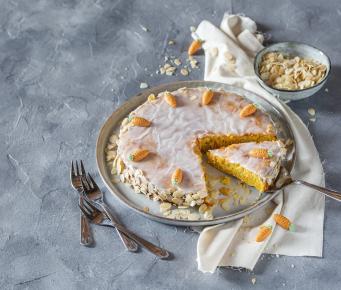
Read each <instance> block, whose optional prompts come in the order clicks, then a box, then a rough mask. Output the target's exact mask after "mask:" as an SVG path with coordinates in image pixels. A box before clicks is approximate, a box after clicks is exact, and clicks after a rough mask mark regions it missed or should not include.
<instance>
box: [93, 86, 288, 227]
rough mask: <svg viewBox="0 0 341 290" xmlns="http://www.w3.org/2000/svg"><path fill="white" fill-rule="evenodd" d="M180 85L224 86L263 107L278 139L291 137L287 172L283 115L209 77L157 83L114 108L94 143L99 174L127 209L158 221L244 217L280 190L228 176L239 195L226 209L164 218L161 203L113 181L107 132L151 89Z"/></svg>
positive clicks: (195, 223) (190, 223)
mask: <svg viewBox="0 0 341 290" xmlns="http://www.w3.org/2000/svg"><path fill="white" fill-rule="evenodd" d="M182 87H188V88H193V87H208V88H211V89H213V90H219V89H223V90H225V91H228V92H233V93H236V94H239V95H241V96H243V97H245V98H247V99H249V100H250V101H251V102H254V103H256V104H257V105H258V106H260V107H261V108H262V110H264V111H266V112H267V113H268V114H269V115H270V116H271V118H272V120H273V121H274V122H275V125H276V129H277V135H278V137H279V138H280V139H284V140H292V141H293V142H292V143H291V144H290V146H289V147H288V148H287V149H288V150H287V156H286V160H285V164H286V169H287V170H288V171H289V172H290V171H291V169H292V167H293V164H294V160H295V140H294V136H293V134H292V131H291V128H290V126H289V125H288V122H287V121H286V119H285V117H284V116H283V115H282V114H281V113H280V111H279V110H278V109H277V108H276V107H275V106H274V105H272V104H271V103H269V102H268V101H267V100H265V99H264V98H262V97H261V96H259V95H257V94H255V93H252V92H250V91H247V90H244V89H242V88H237V87H234V86H231V85H227V84H222V83H217V82H208V81H182V82H174V83H168V84H164V85H160V86H158V87H154V88H151V89H148V90H145V91H143V92H141V93H139V94H137V95H136V96H134V97H132V98H130V99H129V100H128V101H126V102H125V103H124V104H123V105H121V106H120V107H119V108H118V109H117V110H116V111H114V112H113V113H112V114H111V116H110V117H109V118H108V119H107V120H106V121H105V123H104V124H103V126H102V128H101V130H100V132H99V135H98V139H97V144H96V160H97V166H98V170H99V174H100V176H101V178H102V180H103V182H104V183H105V185H106V186H107V188H108V189H109V191H110V192H111V193H112V194H113V195H114V196H115V197H116V198H118V199H119V200H120V201H121V202H122V203H123V204H124V205H126V206H128V207H129V208H130V209H132V210H134V211H136V212H138V213H139V214H141V215H143V216H145V217H147V218H150V219H152V220H155V221H158V222H162V223H166V224H171V225H178V226H206V225H216V224H220V223H225V222H229V221H233V220H236V219H239V218H241V217H244V216H245V215H248V214H250V213H252V212H254V211H255V210H257V209H259V208H261V207H263V206H265V205H266V204H268V203H269V202H270V201H271V200H272V199H273V198H275V197H276V196H277V195H278V194H280V193H281V191H280V190H279V191H276V192H274V193H271V194H270V193H262V194H260V193H259V192H257V191H256V190H254V189H251V188H249V187H248V186H240V182H237V181H236V180H235V179H234V178H231V180H232V182H231V184H232V185H231V186H232V188H233V189H234V190H235V191H238V195H240V196H239V197H238V198H239V202H236V200H234V201H233V199H231V206H230V208H228V209H227V210H223V209H221V208H220V207H219V206H217V207H216V209H215V211H214V218H213V219H211V220H202V219H201V220H182V219H175V218H167V217H164V216H163V215H162V213H160V210H159V206H160V203H159V202H158V201H153V200H150V199H148V198H146V197H145V196H144V195H143V194H138V193H135V192H134V191H133V190H132V189H131V188H130V187H129V186H128V185H126V184H123V183H119V182H113V175H112V174H111V172H110V168H109V166H108V165H107V162H106V159H105V148H106V146H107V144H108V142H109V138H110V136H112V134H114V133H116V134H117V132H118V131H119V127H120V125H121V122H122V120H123V119H124V118H125V117H126V116H128V115H129V113H130V112H131V111H133V110H134V109H135V108H137V107H138V106H140V105H141V104H142V103H144V102H145V101H146V99H147V97H148V96H149V95H150V94H151V93H153V94H155V95H157V94H158V93H160V92H162V91H175V90H177V89H179V88H182ZM205 166H206V167H208V170H209V175H211V176H212V177H213V178H219V176H220V177H221V176H224V175H225V174H223V173H221V172H219V171H217V170H215V169H213V168H211V167H209V165H207V164H206V165H205ZM241 199H243V202H241ZM146 207H148V209H149V211H145V210H144V209H145V208H146ZM191 210H195V209H191Z"/></svg>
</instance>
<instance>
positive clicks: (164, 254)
mask: <svg viewBox="0 0 341 290" xmlns="http://www.w3.org/2000/svg"><path fill="white" fill-rule="evenodd" d="M100 206H101V207H102V209H103V210H104V212H105V213H106V215H107V216H108V218H109V219H110V220H111V222H112V225H113V226H115V228H116V229H118V230H119V231H120V232H122V233H124V234H125V235H127V236H128V237H129V238H131V239H133V240H134V241H135V242H136V243H138V244H139V245H140V246H142V247H144V248H146V249H147V250H148V251H149V252H151V253H153V254H154V255H155V256H157V257H159V258H161V259H167V258H168V257H169V256H170V253H169V252H168V251H167V250H165V249H162V248H160V247H158V246H156V245H154V244H152V243H150V242H148V241H146V240H145V239H143V238H141V237H139V236H137V235H136V234H134V233H133V232H131V231H129V230H128V229H126V228H125V227H123V226H122V225H120V224H119V223H117V222H115V219H114V218H113V216H112V215H111V213H110V212H109V209H108V207H107V206H106V205H105V204H103V203H100Z"/></svg>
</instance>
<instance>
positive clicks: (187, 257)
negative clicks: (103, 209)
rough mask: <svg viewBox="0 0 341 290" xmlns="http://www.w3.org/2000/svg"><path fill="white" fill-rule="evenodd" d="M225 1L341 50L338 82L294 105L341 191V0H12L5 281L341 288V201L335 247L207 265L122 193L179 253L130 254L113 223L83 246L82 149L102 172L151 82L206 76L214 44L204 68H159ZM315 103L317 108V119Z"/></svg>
mask: <svg viewBox="0 0 341 290" xmlns="http://www.w3.org/2000/svg"><path fill="white" fill-rule="evenodd" d="M224 11H229V12H233V13H245V14H246V15H249V16H250V17H252V18H254V19H255V20H256V21H257V22H258V23H259V25H260V28H261V30H263V31H265V32H267V35H268V36H271V40H270V41H284V40H298V41H304V42H307V43H310V44H312V45H315V46H317V47H319V48H321V49H322V50H324V51H325V52H326V53H327V54H328V55H329V56H330V58H331V61H332V64H333V66H332V73H331V77H330V80H329V82H328V83H327V86H326V87H327V88H328V91H325V90H323V91H321V92H320V93H318V94H317V95H315V96H313V97H312V98H310V99H307V100H303V101H299V102H295V103H292V104H290V106H291V107H292V108H293V109H294V110H295V111H296V112H297V113H298V114H299V115H300V116H301V117H302V119H303V121H304V122H305V123H306V124H307V125H308V127H309V129H310V131H311V133H312V135H313V137H314V140H315V142H316V146H317V148H318V150H319V152H320V155H321V159H322V160H323V164H324V168H325V171H326V182H327V185H328V186H331V187H334V188H338V189H341V178H340V172H341V155H340V148H341V130H340V126H341V114H340V112H341V88H340V83H341V82H340V80H341V67H340V65H341V53H340V50H341V37H340V34H341V2H340V1H337V0H330V1H329V0H328V1H318V0H311V1H293V0H292V1H280V0H276V1H273V0H267V1H237V0H235V1H232V0H226V1H218V0H215V1H205V0H200V1H194V0H191V1H179V0H173V1H166V0H164V1H152V0H145V1H142V0H141V1H138V0H136V1H131V0H130V1H129V0H126V1H123V0H122V1H109V0H107V1H105V0H97V1H96V0H93V1H92V0H86V1H79V0H73V1H47V0H39V1H36V0H32V1H18V0H11V1H6V0H2V1H0V124H1V125H0V134H1V135H0V136H1V143H0V152H1V154H0V183H1V190H0V289H249V288H250V289H282V288H283V289H286V288H289V289H290V288H291V289H310V290H311V289H340V288H341V281H340V280H341V278H340V277H341V276H340V260H341V249H340V237H341V226H340V210H341V205H340V204H337V203H336V202H334V201H331V200H327V201H326V219H325V235H324V241H325V243H324V258H323V259H318V258H304V257H300V258H298V257H279V258H277V257H275V256H264V257H263V258H262V259H261V260H260V261H259V263H258V264H257V266H256V268H255V270H254V271H253V272H248V271H241V272H239V271H234V270H231V269H219V270H218V271H217V272H216V273H215V274H213V275H212V274H203V273H201V272H199V271H198V270H197V264H196V241H197V235H196V234H195V233H192V232H190V231H189V230H188V229H184V228H177V227H172V226H166V225H162V224H158V223H155V222H152V221H150V220H147V219H145V218H143V217H141V216H139V215H137V214H135V213H133V212H132V211H130V210H128V209H126V208H125V207H123V206H121V205H120V204H117V201H116V200H115V199H114V197H112V196H109V194H107V198H108V200H109V202H110V203H111V205H114V206H115V209H116V211H117V213H118V214H119V216H120V217H121V219H122V220H123V221H124V223H125V224H126V225H127V226H128V227H129V228H131V229H132V230H134V231H136V232H137V233H139V234H141V235H142V236H144V237H145V238H147V239H149V240H151V241H154V242H156V243H160V244H161V245H163V246H165V247H167V248H168V249H169V250H170V251H172V252H173V253H174V255H175V259H174V260H172V261H157V260H155V259H154V258H153V256H152V255H150V254H149V253H147V252H145V251H142V252H141V253H139V254H130V253H127V252H124V251H123V248H122V245H121V244H120V242H119V240H118V237H117V235H115V234H113V233H112V231H111V230H106V229H103V228H94V229H93V230H94V234H95V237H96V242H97V243H96V247H94V248H90V249H89V248H84V247H81V246H80V245H79V213H78V208H77V196H76V194H75V193H74V192H73V191H72V189H71V188H70V185H69V179H68V178H69V177H68V169H69V162H70V160H71V159H80V158H82V159H83V160H85V164H86V168H87V169H88V170H89V171H91V172H96V164H95V155H94V151H95V141H96V137H97V133H98V130H99V128H100V126H101V124H102V123H103V122H104V120H105V119H106V118H107V117H108V116H109V114H110V113H111V112H112V111H113V110H114V109H115V108H116V107H117V106H118V105H120V104H122V103H123V102H124V101H125V100H126V99H128V98H129V96H132V95H133V94H135V93H137V92H138V91H139V90H140V88H139V84H140V82H147V83H148V84H149V85H150V86H152V85H157V84H160V83H165V82H169V81H174V80H177V79H201V78H202V77H203V63H202V61H203V58H202V56H201V57H199V59H200V60H201V64H200V65H201V69H200V70H196V71H195V72H193V73H191V75H190V76H189V77H188V78H185V77H182V76H172V77H165V76H160V75H156V74H155V71H156V69H157V68H158V65H159V64H162V63H163V58H164V56H165V55H175V56H180V57H181V58H182V59H185V56H186V48H187V45H188V43H189V41H190V32H189V27H190V26H191V25H198V24H199V22H200V21H201V20H203V19H208V20H210V21H212V22H213V23H215V24H219V22H220V20H221V18H222V16H223V12H224ZM141 25H142V26H144V27H147V28H148V32H145V31H144V30H143V29H142V28H141ZM168 40H175V41H176V45H174V46H171V47H170V46H168V45H167V42H168ZM309 107H314V108H316V110H317V120H316V122H315V123H313V122H310V121H309V117H308V113H307V109H308V108H309ZM95 175H96V174H95ZM96 177H97V178H98V175H96ZM253 277H256V283H255V285H253V284H252V283H251V279H252V278H253Z"/></svg>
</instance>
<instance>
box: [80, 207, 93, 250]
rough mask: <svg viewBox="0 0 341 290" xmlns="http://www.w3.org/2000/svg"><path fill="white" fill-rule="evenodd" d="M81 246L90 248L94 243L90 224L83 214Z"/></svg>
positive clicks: (81, 220) (81, 219)
mask: <svg viewBox="0 0 341 290" xmlns="http://www.w3.org/2000/svg"><path fill="white" fill-rule="evenodd" d="M80 235H81V237H80V244H81V245H83V246H86V247H89V246H91V245H92V243H93V237H92V233H91V230H90V224H89V221H88V219H87V218H86V216H85V215H84V214H83V213H82V212H81V216H80Z"/></svg>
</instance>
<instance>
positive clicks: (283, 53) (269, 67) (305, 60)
mask: <svg viewBox="0 0 341 290" xmlns="http://www.w3.org/2000/svg"><path fill="white" fill-rule="evenodd" d="M254 69H255V73H256V76H257V80H258V82H259V84H260V85H261V86H262V87H263V88H264V89H265V90H267V91H268V92H270V93H271V94H273V95H275V96H277V97H279V98H280V99H282V100H286V101H289V100H300V99H304V98H307V97H310V96H312V95H313V94H315V93H316V92H317V91H319V90H320V89H321V88H322V87H323V85H324V84H325V82H326V80H327V78H328V76H329V73H330V59H329V57H328V56H327V55H326V54H325V53H324V52H322V51H321V50H319V49H317V48H315V47H313V46H310V45H307V44H304V43H299V42H281V43H276V44H273V45H270V46H268V47H266V48H264V49H262V50H261V51H259V52H258V54H257V55H256V57H255V61H254Z"/></svg>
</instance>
